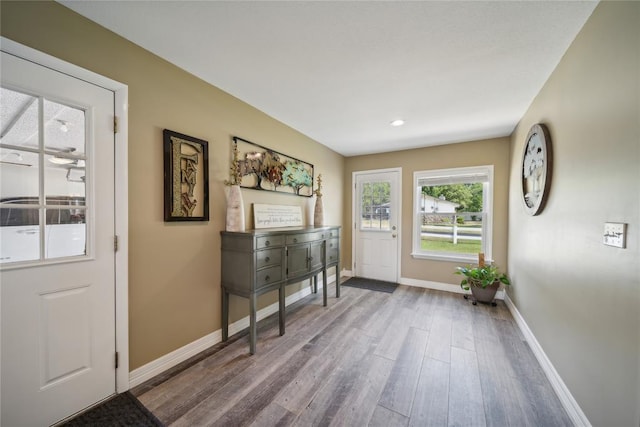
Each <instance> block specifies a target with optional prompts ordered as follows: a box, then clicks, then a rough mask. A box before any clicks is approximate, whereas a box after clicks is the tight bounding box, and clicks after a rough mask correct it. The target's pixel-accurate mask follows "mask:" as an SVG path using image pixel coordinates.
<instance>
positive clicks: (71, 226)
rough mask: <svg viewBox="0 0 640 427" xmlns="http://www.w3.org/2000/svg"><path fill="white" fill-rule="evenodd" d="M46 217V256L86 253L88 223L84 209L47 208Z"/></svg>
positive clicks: (54, 256) (59, 256) (55, 256)
mask: <svg viewBox="0 0 640 427" xmlns="http://www.w3.org/2000/svg"><path fill="white" fill-rule="evenodd" d="M46 217H47V226H46V234H45V257H46V258H61V257H68V256H78V255H85V254H86V235H87V224H86V221H85V218H86V215H85V210H84V209H82V208H68V209H46Z"/></svg>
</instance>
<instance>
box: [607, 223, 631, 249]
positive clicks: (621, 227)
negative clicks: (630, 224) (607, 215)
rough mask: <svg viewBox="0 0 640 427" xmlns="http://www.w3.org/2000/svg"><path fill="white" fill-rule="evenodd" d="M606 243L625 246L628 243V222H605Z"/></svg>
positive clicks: (618, 246) (619, 246) (617, 246)
mask: <svg viewBox="0 0 640 427" xmlns="http://www.w3.org/2000/svg"><path fill="white" fill-rule="evenodd" d="M602 242H603V243H604V244H605V245H609V246H615V247H616V248H624V247H625V245H626V243H627V224H624V223H619V222H605V223H604V235H603V241H602Z"/></svg>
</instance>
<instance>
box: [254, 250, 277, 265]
mask: <svg viewBox="0 0 640 427" xmlns="http://www.w3.org/2000/svg"><path fill="white" fill-rule="evenodd" d="M281 262H282V248H274V249H264V250H262V251H257V252H256V268H258V269H260V268H262V267H267V266H269V265H278V266H279V265H280V263H281Z"/></svg>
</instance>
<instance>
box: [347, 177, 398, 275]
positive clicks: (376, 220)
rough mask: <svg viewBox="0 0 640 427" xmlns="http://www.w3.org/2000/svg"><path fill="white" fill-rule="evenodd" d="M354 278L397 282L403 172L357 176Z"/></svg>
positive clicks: (354, 207)
mask: <svg viewBox="0 0 640 427" xmlns="http://www.w3.org/2000/svg"><path fill="white" fill-rule="evenodd" d="M353 175H354V181H355V191H354V203H353V204H354V206H353V212H354V221H355V233H354V240H355V242H354V245H353V247H354V248H355V257H354V260H355V269H354V271H355V275H356V276H358V277H366V278H370V279H376V280H385V281H388V282H396V281H397V280H398V262H399V260H398V258H399V253H400V237H399V236H400V224H401V221H400V182H401V170H399V169H393V170H384V171H365V172H354V174H353Z"/></svg>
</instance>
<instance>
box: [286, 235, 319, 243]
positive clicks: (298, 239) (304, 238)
mask: <svg viewBox="0 0 640 427" xmlns="http://www.w3.org/2000/svg"><path fill="white" fill-rule="evenodd" d="M322 239H323V237H322V233H305V234H291V235H290V236H287V245H295V244H297V243H307V242H315V241H316V240H322Z"/></svg>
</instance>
